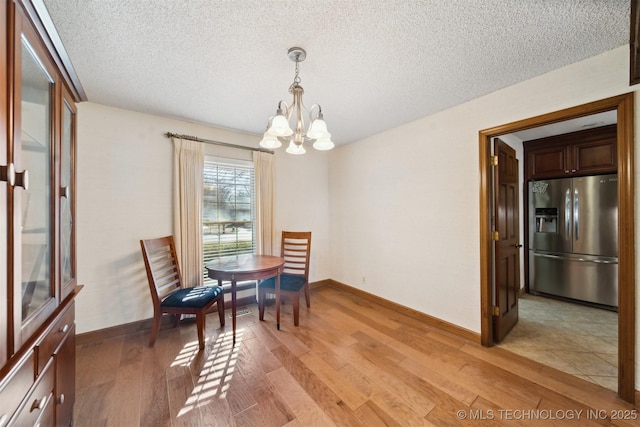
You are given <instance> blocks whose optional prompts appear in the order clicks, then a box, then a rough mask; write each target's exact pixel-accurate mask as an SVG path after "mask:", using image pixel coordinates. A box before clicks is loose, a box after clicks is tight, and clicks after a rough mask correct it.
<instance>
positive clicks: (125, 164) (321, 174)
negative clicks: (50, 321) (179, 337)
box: [76, 102, 330, 333]
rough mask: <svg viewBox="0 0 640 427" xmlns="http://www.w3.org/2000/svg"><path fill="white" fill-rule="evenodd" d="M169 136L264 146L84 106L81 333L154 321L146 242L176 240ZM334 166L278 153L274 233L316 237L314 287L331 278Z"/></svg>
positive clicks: (313, 155)
mask: <svg viewBox="0 0 640 427" xmlns="http://www.w3.org/2000/svg"><path fill="white" fill-rule="evenodd" d="M168 131H169V132H174V133H182V134H188V135H196V136H198V137H201V138H205V139H212V140H218V141H224V142H229V143H232V144H238V145H245V146H252V147H255V146H257V143H258V141H259V139H260V137H259V136H256V135H248V134H243V133H239V132H234V131H229V130H224V129H214V128H211V127H206V126H202V125H197V124H192V123H188V122H183V121H179V120H170V119H166V118H162V117H158V116H152V115H147V114H140V113H136V112H133V111H127V110H122V109H118V108H112V107H107V106H104V105H99V104H95V103H91V102H85V103H81V104H79V105H78V170H77V173H78V175H77V179H78V183H77V186H78V188H77V203H78V204H77V233H78V234H77V249H78V282H79V283H80V284H84V285H85V287H84V289H83V290H82V292H81V293H80V294H79V296H78V299H77V306H76V322H77V328H78V332H79V333H83V332H88V331H93V330H98V329H103V328H107V327H110V326H116V325H120V324H125V323H129V322H133V321H137V320H142V319H147V318H150V317H151V316H152V313H153V311H152V308H151V300H150V296H149V288H148V285H147V281H146V280H147V279H146V275H145V273H144V264H143V261H142V256H141V253H140V244H139V240H140V239H144V238H152V237H159V236H163V235H168V234H172V227H173V225H172V224H173V222H172V221H173V218H172V171H173V145H172V143H171V140H170V139H168V138H166V137H164V133H166V132H168ZM211 147H213V146H207V150H208V151H210V150H211ZM327 161H328V154H327V153H319V152H311V151H309V152H308V154H306V155H304V156H301V157H292V156H290V155H288V154H286V153H284V150H279V151H278V152H277V154H276V188H277V190H276V202H275V209H276V216H275V222H276V233H277V235H278V236H279V233H280V231H281V230H282V229H284V228H288V229H292V230H302V229H304V230H311V231H312V232H313V237H312V260H311V271H310V276H311V277H310V279H311V280H312V281H317V280H323V279H327V278H329V277H330V274H329V264H328V260H327V255H326V254H328V252H329V246H328V245H329V243H328V229H329V227H328V214H327V209H328V208H327V206H328V178H327V170H328V167H327ZM277 247H279V243H278V245H277Z"/></svg>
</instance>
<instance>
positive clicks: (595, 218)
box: [529, 174, 618, 309]
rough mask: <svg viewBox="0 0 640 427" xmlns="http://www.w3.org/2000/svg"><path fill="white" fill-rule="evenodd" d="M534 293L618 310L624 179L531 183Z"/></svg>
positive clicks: (609, 177)
mask: <svg viewBox="0 0 640 427" xmlns="http://www.w3.org/2000/svg"><path fill="white" fill-rule="evenodd" d="M529 289H530V291H531V292H532V293H534V294H535V293H542V294H548V295H555V296H559V297H563V298H571V299H574V300H578V301H583V302H586V303H591V304H597V305H601V306H604V307H605V308H609V309H617V306H618V176H617V175H616V174H612V175H596V176H585V177H577V178H561V179H548V180H544V181H532V182H529Z"/></svg>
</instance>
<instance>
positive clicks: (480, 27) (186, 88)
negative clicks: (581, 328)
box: [44, 0, 630, 144]
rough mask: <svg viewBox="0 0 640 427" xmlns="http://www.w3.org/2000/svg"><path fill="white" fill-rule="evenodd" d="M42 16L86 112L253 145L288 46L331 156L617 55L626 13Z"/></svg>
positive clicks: (385, 10)
mask: <svg viewBox="0 0 640 427" xmlns="http://www.w3.org/2000/svg"><path fill="white" fill-rule="evenodd" d="M44 3H45V4H46V6H47V8H48V9H49V12H50V14H51V17H52V19H53V22H54V24H55V25H56V28H57V29H58V32H59V34H60V37H61V39H62V41H63V43H64V45H65V47H66V49H67V51H68V53H69V56H70V57H71V61H72V62H73V64H74V67H75V69H76V72H77V74H78V76H79V78H80V81H81V82H82V85H83V87H84V89H85V92H86V94H87V96H88V98H89V100H90V101H93V102H97V103H100V104H106V105H111V106H115V107H120V108H125V109H129V110H134V111H140V112H145V113H151V114H157V115H161V116H166V117H171V118H178V119H184V120H187V121H192V122H198V123H204V124H210V125H213V126H218V127H224V128H229V129H236V130H240V131H245V132H251V133H256V134H261V133H262V132H264V129H265V127H266V124H267V120H268V118H269V116H271V115H273V114H274V113H275V109H276V106H277V102H278V101H279V100H281V99H282V100H285V101H286V102H289V101H290V95H289V93H288V88H289V85H290V84H291V82H292V81H293V76H294V63H293V62H291V61H290V60H289V58H288V57H287V50H288V48H290V47H292V46H300V47H302V48H304V49H305V50H306V51H307V59H306V61H304V62H303V63H301V65H300V77H301V80H302V81H301V85H302V86H303V87H304V89H305V95H304V98H303V101H304V102H305V104H306V105H307V106H308V107H309V106H311V105H313V104H316V103H317V104H320V105H322V110H323V112H324V116H325V120H326V122H327V125H328V127H329V131H330V132H331V133H332V135H333V140H334V142H336V144H345V143H349V142H352V141H355V140H358V139H361V138H363V137H366V136H368V135H371V134H374V133H378V132H380V131H383V130H385V129H388V128H392V127H395V126H398V125H400V124H403V123H407V122H410V121H412V120H415V119H418V118H420V117H424V116H426V115H429V114H432V113H435V112H438V111H441V110H444V109H446V108H449V107H452V106H454V105H457V104H461V103H463V102H465V101H468V100H471V99H473V98H477V97H479V96H482V95H485V94H487V93H490V92H493V91H496V90H498V89H501V88H503V87H506V86H509V85H512V84H514V83H517V82H520V81H523V80H526V79H529V78H531V77H534V76H537V75H540V74H543V73H545V72H548V71H551V70H554V69H556V68H559V67H562V66H565V65H568V64H571V63H574V62H577V61H580V60H583V59H586V58H588V57H591V56H594V55H597V54H599V53H602V52H605V51H608V50H611V49H614V48H616V47H619V46H622V45H624V44H627V43H628V40H629V21H630V18H629V14H630V2H629V0H423V1H411V0H368V1H366V0H341V1H323V0H292V1H269V0H224V1H223V0H137V1H131V0H44ZM167 130H171V129H167Z"/></svg>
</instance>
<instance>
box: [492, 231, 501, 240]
mask: <svg viewBox="0 0 640 427" xmlns="http://www.w3.org/2000/svg"><path fill="white" fill-rule="evenodd" d="M491 238H492V239H493V240H495V241H496V242H497V241H498V240H500V233H498V232H497V231H492V232H491Z"/></svg>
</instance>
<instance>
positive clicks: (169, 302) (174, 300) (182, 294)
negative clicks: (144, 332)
mask: <svg viewBox="0 0 640 427" xmlns="http://www.w3.org/2000/svg"><path fill="white" fill-rule="evenodd" d="M222 292H223V289H222V286H197V287H195V288H183V289H180V290H178V291H177V292H174V293H173V294H171V295H169V296H168V297H167V298H165V299H164V300H163V301H162V303H161V304H160V305H161V306H162V307H189V308H202V307H204V306H205V305H207V304H209V302H211V300H213V299H215V298H216V297H217V296H218V295H220V294H221V293H222Z"/></svg>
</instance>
